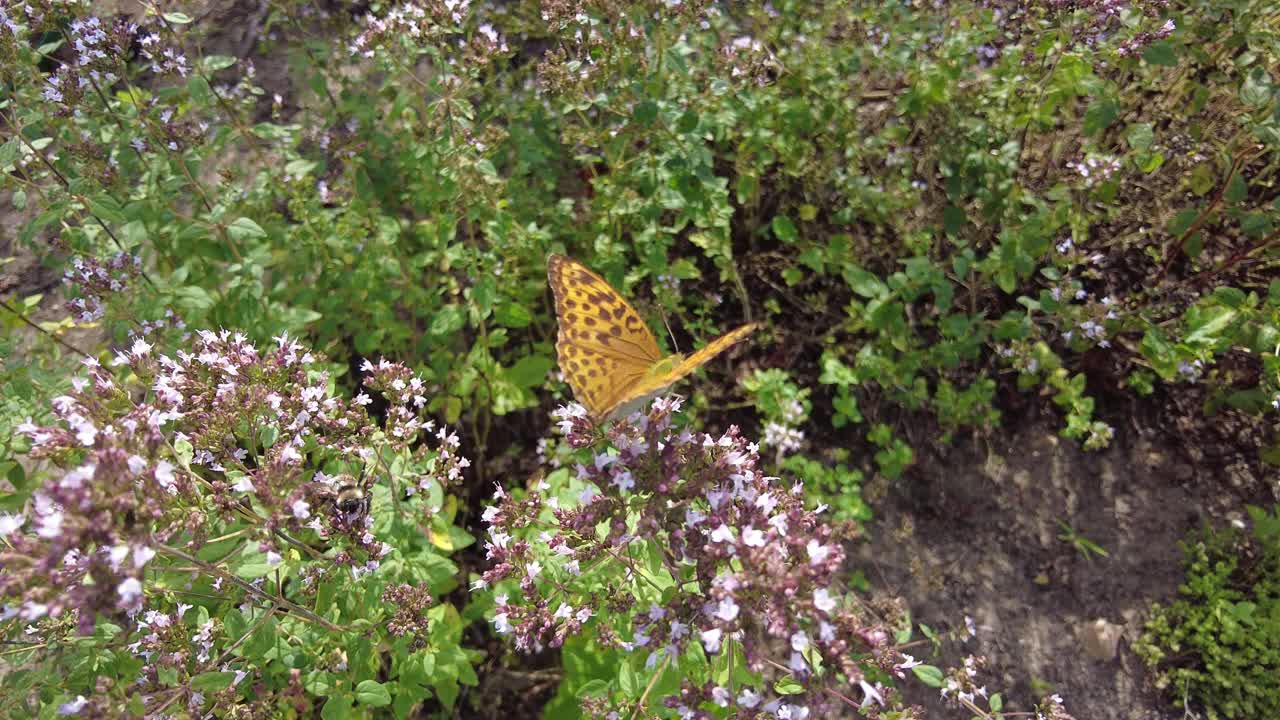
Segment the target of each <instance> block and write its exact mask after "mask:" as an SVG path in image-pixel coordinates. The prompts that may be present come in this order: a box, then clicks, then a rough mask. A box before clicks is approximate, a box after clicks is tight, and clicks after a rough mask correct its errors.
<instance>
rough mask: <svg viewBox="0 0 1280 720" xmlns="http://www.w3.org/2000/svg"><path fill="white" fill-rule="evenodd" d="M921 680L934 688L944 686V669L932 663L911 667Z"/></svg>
mask: <svg viewBox="0 0 1280 720" xmlns="http://www.w3.org/2000/svg"><path fill="white" fill-rule="evenodd" d="M911 672H913V673H915V674H916V678H918V679H919V680H920V682H922V683H924V684H925V685H928V686H929V687H933V688H940V687H942V677H943V676H942V671H941V670H939V669H938V668H936V667H934V666H932V665H916V666H915V667H913V668H911Z"/></svg>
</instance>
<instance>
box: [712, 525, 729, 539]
mask: <svg viewBox="0 0 1280 720" xmlns="http://www.w3.org/2000/svg"><path fill="white" fill-rule="evenodd" d="M711 542H721V543H731V542H733V530H731V529H730V528H729V526H728V525H725V524H724V523H720V527H718V528H716V529H715V530H713V531H712V532H711Z"/></svg>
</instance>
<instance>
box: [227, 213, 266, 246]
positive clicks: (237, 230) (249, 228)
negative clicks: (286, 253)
mask: <svg viewBox="0 0 1280 720" xmlns="http://www.w3.org/2000/svg"><path fill="white" fill-rule="evenodd" d="M227 235H229V236H230V237H231V239H232V240H236V241H240V240H254V239H257V238H263V237H266V236H267V231H266V230H263V229H262V226H261V225H259V224H258V223H256V222H254V221H252V220H250V219H249V218H247V217H241V218H236V219H235V220H233V221H231V224H230V225H228V226H227Z"/></svg>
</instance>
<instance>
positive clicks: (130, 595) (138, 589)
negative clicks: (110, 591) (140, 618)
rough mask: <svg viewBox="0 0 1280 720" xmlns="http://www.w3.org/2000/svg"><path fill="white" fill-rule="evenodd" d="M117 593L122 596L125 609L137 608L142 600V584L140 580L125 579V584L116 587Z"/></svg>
mask: <svg viewBox="0 0 1280 720" xmlns="http://www.w3.org/2000/svg"><path fill="white" fill-rule="evenodd" d="M116 592H117V593H119V594H120V603H121V604H122V605H124V606H125V607H137V605H138V603H139V602H140V601H141V600H142V583H141V582H140V581H139V580H138V578H125V579H124V582H122V583H120V584H119V585H118V586H116Z"/></svg>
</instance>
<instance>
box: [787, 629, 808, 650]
mask: <svg viewBox="0 0 1280 720" xmlns="http://www.w3.org/2000/svg"><path fill="white" fill-rule="evenodd" d="M791 649H792V650H795V651H796V652H798V653H801V652H804V651H805V650H807V649H809V636H808V635H807V634H806V633H805V631H803V630H797V631H795V632H793V633H791Z"/></svg>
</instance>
